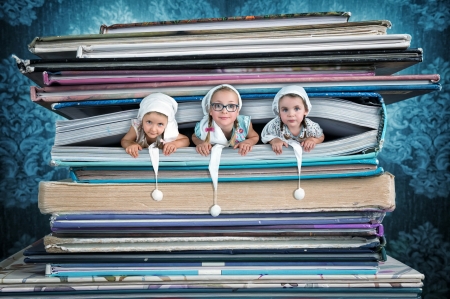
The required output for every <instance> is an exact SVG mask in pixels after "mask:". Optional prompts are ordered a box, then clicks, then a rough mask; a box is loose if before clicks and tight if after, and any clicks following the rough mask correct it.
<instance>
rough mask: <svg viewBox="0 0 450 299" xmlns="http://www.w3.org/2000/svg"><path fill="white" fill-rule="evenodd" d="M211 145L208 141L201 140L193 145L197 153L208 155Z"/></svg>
mask: <svg viewBox="0 0 450 299" xmlns="http://www.w3.org/2000/svg"><path fill="white" fill-rule="evenodd" d="M211 148H212V145H211V143H209V142H203V143H200V144H198V145H197V146H196V147H195V150H196V151H197V153H199V154H200V155H202V156H205V157H206V156H208V155H209V152H210V151H211Z"/></svg>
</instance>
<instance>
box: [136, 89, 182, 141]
mask: <svg viewBox="0 0 450 299" xmlns="http://www.w3.org/2000/svg"><path fill="white" fill-rule="evenodd" d="M177 110H178V103H177V102H176V101H175V100H174V99H173V98H172V97H169V96H168V95H165V94H163V93H160V92H156V93H152V94H150V95H148V96H146V97H145V98H144V99H143V100H142V101H141V104H140V105H139V112H138V116H137V119H138V121H139V123H142V118H143V117H144V115H145V114H147V113H148V112H153V111H154V112H159V113H162V114H164V115H165V116H167V126H166V129H165V130H164V142H171V141H174V140H176V139H177V137H178V134H179V133H178V124H177V121H176V120H175V113H177Z"/></svg>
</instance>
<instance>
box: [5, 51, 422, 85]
mask: <svg viewBox="0 0 450 299" xmlns="http://www.w3.org/2000/svg"><path fill="white" fill-rule="evenodd" d="M13 58H14V59H15V60H16V64H17V67H18V70H19V71H20V72H21V73H22V74H24V75H25V76H27V77H28V78H30V79H31V80H32V81H33V82H35V83H36V84H37V85H39V86H41V87H42V86H44V82H43V72H44V71H47V72H52V73H56V72H61V71H117V70H121V71H129V70H135V71H138V70H158V71H170V70H175V71H180V70H192V69H218V70H221V69H224V68H225V69H229V68H232V69H236V68H240V69H242V68H244V69H246V70H247V71H252V70H254V69H255V67H256V68H274V67H283V68H288V69H291V68H302V69H303V70H311V71H318V72H320V71H323V70H333V69H335V70H336V69H340V68H344V69H352V68H355V69H361V68H369V69H372V70H374V71H375V74H376V75H392V74H394V73H396V72H399V71H401V70H403V69H405V68H408V67H410V66H412V65H415V64H417V63H419V62H421V61H422V60H423V50H422V49H407V50H362V51H349V50H345V51H323V52H289V53H288V52H278V53H254V54H239V53H233V54H232V55H231V54H230V55H218V54H211V55H196V56H195V55H194V56H183V57H178V58H177V59H174V58H173V57H172V58H170V57H152V58H145V57H142V58H139V59H137V58H114V59H113V58H93V59H89V58H86V59H75V58H74V59H55V58H53V59H31V60H23V59H20V58H19V57H17V56H15V55H13Z"/></svg>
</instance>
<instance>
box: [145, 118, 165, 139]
mask: <svg viewBox="0 0 450 299" xmlns="http://www.w3.org/2000/svg"><path fill="white" fill-rule="evenodd" d="M166 126H167V116H165V115H161V114H159V113H156V112H150V113H148V114H146V115H144V117H143V118H142V128H143V130H144V132H145V134H146V135H147V136H148V137H150V138H156V137H158V136H159V135H161V134H162V133H163V132H164V130H165V129H166Z"/></svg>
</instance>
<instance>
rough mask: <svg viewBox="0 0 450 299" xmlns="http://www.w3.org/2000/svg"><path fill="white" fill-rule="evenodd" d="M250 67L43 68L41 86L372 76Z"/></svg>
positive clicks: (363, 72) (354, 72)
mask: <svg viewBox="0 0 450 299" xmlns="http://www.w3.org/2000/svg"><path fill="white" fill-rule="evenodd" d="M291 69H292V70H289V71H288V70H286V68H263V69H260V68H254V69H253V70H250V69H248V70H246V69H212V70H161V71H152V70H149V71H140V70H129V71H121V70H111V71H61V72H56V73H53V72H46V71H44V72H43V74H42V76H43V83H44V85H83V84H86V85H89V84H118V83H138V82H177V81H201V80H205V81H207V80H223V81H227V80H239V79H257V78H265V79H273V78H310V77H319V78H320V77H336V76H338V77H347V76H374V75H375V72H374V71H373V70H370V69H369V68H366V69H363V68H361V69H360V70H358V69H354V70H342V69H341V70H330V71H328V72H327V71H325V70H323V71H321V72H318V71H316V72H315V71H310V70H309V71H306V70H301V69H300V68H298V69H296V68H291Z"/></svg>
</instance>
